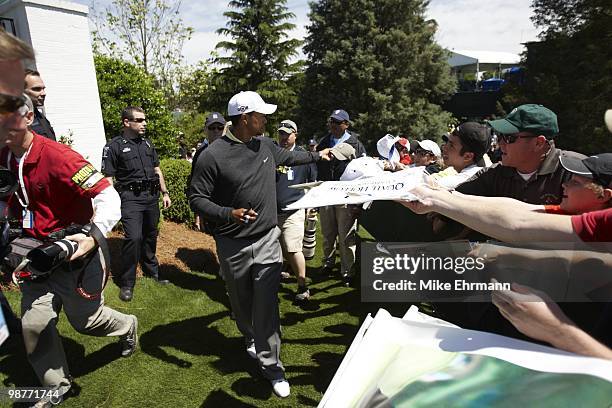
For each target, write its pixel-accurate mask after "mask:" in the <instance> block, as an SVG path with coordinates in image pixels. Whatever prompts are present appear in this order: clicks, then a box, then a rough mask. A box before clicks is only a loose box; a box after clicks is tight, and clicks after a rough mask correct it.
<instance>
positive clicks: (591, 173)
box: [559, 151, 612, 188]
mask: <svg viewBox="0 0 612 408" xmlns="http://www.w3.org/2000/svg"><path fill="white" fill-rule="evenodd" d="M559 161H560V162H561V165H562V166H563V167H564V168H565V169H566V170H567V171H569V172H570V173H574V174H577V175H579V176H582V177H586V178H589V179H592V180H593V181H594V182H595V183H597V184H599V185H601V186H603V187H606V188H608V187H612V153H603V154H598V155H595V156H591V157H587V156H585V155H583V154H580V153H575V152H569V151H564V152H562V153H561V156H560V157H559Z"/></svg>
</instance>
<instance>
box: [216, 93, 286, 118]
mask: <svg viewBox="0 0 612 408" xmlns="http://www.w3.org/2000/svg"><path fill="white" fill-rule="evenodd" d="M250 112H258V113H263V114H264V115H270V114H272V113H274V112H276V105H273V104H271V103H266V102H264V100H263V99H262V97H261V96H259V94H258V93H257V92H253V91H241V92H239V93H237V94H236V95H234V96H232V99H230V100H229V102H228V103H227V114H228V115H229V116H237V115H241V114H243V113H250Z"/></svg>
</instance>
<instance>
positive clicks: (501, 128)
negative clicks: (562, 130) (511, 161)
mask: <svg viewBox="0 0 612 408" xmlns="http://www.w3.org/2000/svg"><path fill="white" fill-rule="evenodd" d="M489 125H491V127H492V128H493V129H494V130H495V131H496V132H499V133H501V134H506V135H512V134H515V133H520V132H530V133H534V134H536V135H544V136H546V137H547V138H548V139H552V138H553V137H555V136H556V135H557V134H558V133H559V125H558V123H557V115H556V114H555V113H554V112H553V111H551V110H550V109H548V108H546V107H544V106H542V105H538V104H535V103H529V104H526V105H521V106H519V107H517V108H514V109H513V110H512V112H510V113H509V114H508V116H506V117H505V118H504V119H498V120H491V121H489Z"/></svg>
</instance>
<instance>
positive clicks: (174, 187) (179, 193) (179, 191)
mask: <svg viewBox="0 0 612 408" xmlns="http://www.w3.org/2000/svg"><path fill="white" fill-rule="evenodd" d="M160 167H161V170H162V173H163V174H164V180H165V181H166V188H167V189H168V192H169V193H170V200H172V205H171V206H170V208H167V209H163V204H161V200H160V206H162V207H161V208H162V216H163V217H164V219H165V220H170V221H174V222H178V223H183V224H188V225H190V226H191V225H193V223H194V215H193V212H191V209H190V208H189V200H188V199H187V195H186V194H185V191H186V189H187V180H188V178H189V174H190V173H191V163H189V162H188V161H187V160H182V159H163V160H161V163H160Z"/></svg>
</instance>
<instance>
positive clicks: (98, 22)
mask: <svg viewBox="0 0 612 408" xmlns="http://www.w3.org/2000/svg"><path fill="white" fill-rule="evenodd" d="M180 6H181V0H173V1H168V0H112V2H111V3H110V5H109V6H108V7H107V8H106V9H105V10H104V11H103V12H95V11H94V12H93V13H92V19H93V23H94V26H95V30H94V32H93V37H94V50H95V51H97V52H98V53H105V54H108V55H111V56H113V57H115V58H119V57H121V58H127V60H129V61H130V62H133V63H135V64H136V65H138V66H139V67H140V68H142V69H143V70H144V72H145V73H147V74H153V75H154V76H155V78H157V80H158V81H159V86H160V87H161V88H162V89H163V90H164V91H165V92H166V94H167V95H168V96H170V97H171V96H172V94H173V92H174V86H175V85H176V83H175V82H176V76H177V75H178V74H179V72H178V70H179V68H180V66H181V64H182V62H183V54H182V50H183V44H184V42H185V41H186V40H188V39H189V38H191V35H192V33H193V29H192V28H191V27H186V26H185V25H184V24H183V21H182V20H181V18H180V17H179V10H180Z"/></svg>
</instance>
